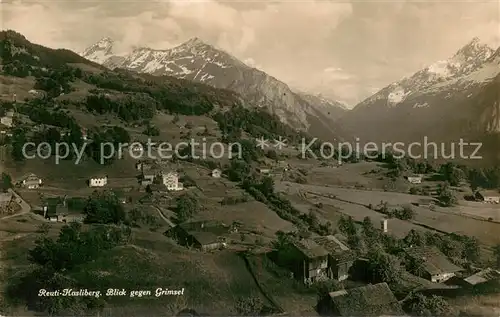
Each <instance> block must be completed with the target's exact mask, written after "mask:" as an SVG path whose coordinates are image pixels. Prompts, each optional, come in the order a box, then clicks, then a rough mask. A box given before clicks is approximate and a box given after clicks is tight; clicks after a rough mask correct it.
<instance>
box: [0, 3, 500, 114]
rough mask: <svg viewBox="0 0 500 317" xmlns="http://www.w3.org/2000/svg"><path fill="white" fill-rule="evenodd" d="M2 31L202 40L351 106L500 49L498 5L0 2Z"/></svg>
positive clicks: (74, 40)
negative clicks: (422, 72) (478, 45)
mask: <svg viewBox="0 0 500 317" xmlns="http://www.w3.org/2000/svg"><path fill="white" fill-rule="evenodd" d="M0 1H1V2H0V3H1V4H0V5H1V9H2V12H1V15H0V19H2V22H1V24H2V28H3V29H7V28H10V29H14V30H16V31H18V32H20V33H22V34H23V35H25V36H26V37H27V38H28V39H29V40H31V41H33V42H36V43H39V44H42V45H46V46H49V47H54V48H60V47H65V48H69V49H72V50H75V51H82V50H83V49H84V48H86V47H87V46H90V45H91V44H93V43H94V42H96V41H98V40H99V39H100V38H102V37H104V36H109V37H111V38H113V39H115V40H117V41H119V43H120V45H119V47H118V49H119V50H126V49H127V48H129V47H131V46H132V45H140V46H148V47H152V48H159V49H161V48H170V47H172V46H174V45H177V44H180V43H181V42H184V41H186V40H187V39H189V38H191V37H194V36H197V37H199V38H201V39H202V40H204V41H206V42H207V43H210V44H213V45H215V46H217V47H220V48H222V49H224V50H226V51H228V52H229V53H232V54H233V55H235V56H236V57H238V58H239V59H241V60H243V61H246V62H247V63H254V65H255V66H257V67H258V68H260V69H262V70H264V71H266V72H267V73H269V74H271V75H273V76H275V77H277V78H279V79H281V80H283V81H285V82H287V83H289V84H290V85H291V86H293V87H297V88H300V89H303V90H308V91H310V92H321V93H323V94H325V95H327V96H337V97H338V98H339V99H342V100H344V101H346V102H348V103H349V104H351V105H353V104H354V103H356V102H358V101H361V100H362V99H364V98H366V97H368V96H369V95H371V94H372V93H374V92H376V91H377V90H378V89H380V88H383V87H384V86H386V85H387V84H389V83H391V82H393V81H396V80H398V79H400V78H401V77H402V76H406V75H410V74H411V73H413V72H415V71H417V70H419V69H421V68H423V67H425V66H427V65H428V64H431V63H433V62H435V61H438V60H442V59H446V58H448V57H450V56H451V55H453V54H454V52H456V51H457V50H458V49H459V48H460V47H461V46H463V45H464V44H466V43H467V42H469V41H470V40H471V39H472V38H473V37H475V36H479V37H480V38H481V40H482V41H483V42H485V43H488V44H490V45H491V46H492V47H495V48H496V47H498V46H499V45H500V2H499V1H500V0H496V1H489V2H487V1H456V2H451V1H444V0H442V1H438V0H436V1H418V2H416V1H399V0H392V1H389V0H387V1H376V0H363V1H351V2H349V1H328V0H322V1H321V0H316V1H312V0H302V1H297V0H293V1H292V0H282V1H279V2H270V1H265V0H262V1H260V0H248V1H215V0H197V1H192V0H191V1H190V0H184V1H183V0H176V1H168V0H158V1H151V0H136V1H119V0H106V1H101V2H97V1H96V2H92V1H88V0H65V1H64V0H63V1H61V0H59V1H51V0H38V1H35V0H30V1H9V0H0Z"/></svg>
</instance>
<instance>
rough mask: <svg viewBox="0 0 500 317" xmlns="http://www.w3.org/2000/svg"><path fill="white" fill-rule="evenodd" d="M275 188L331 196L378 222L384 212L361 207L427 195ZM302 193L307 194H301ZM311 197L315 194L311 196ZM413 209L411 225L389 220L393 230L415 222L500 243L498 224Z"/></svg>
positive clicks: (439, 209) (345, 208) (346, 208)
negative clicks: (413, 214) (413, 215)
mask: <svg viewBox="0 0 500 317" xmlns="http://www.w3.org/2000/svg"><path fill="white" fill-rule="evenodd" d="M277 188H278V189H279V190H283V191H285V192H288V193H290V194H292V195H302V197H304V198H307V199H309V197H308V196H307V194H311V193H316V194H320V195H334V196H336V198H337V199H330V201H331V204H334V205H335V206H337V207H339V208H341V209H342V212H343V213H346V214H348V215H350V216H352V217H353V218H354V219H356V220H362V219H363V218H364V217H366V216H368V217H372V218H374V220H377V221H378V220H379V219H382V218H383V217H384V215H383V214H380V213H378V212H376V211H374V210H371V209H369V208H366V207H364V206H366V205H369V204H372V205H373V206H377V205H378V204H380V202H381V201H387V202H388V203H389V205H392V206H396V205H400V206H401V205H408V204H411V203H412V202H417V201H418V199H420V198H429V197H428V196H416V195H409V194H403V193H392V192H383V191H365V190H354V189H346V188H338V187H334V186H329V187H325V186H316V185H304V184H295V183H287V182H283V183H278V184H277ZM304 194H305V195H306V196H304ZM312 196H313V197H314V195H312ZM312 199H314V201H315V200H318V199H319V200H325V199H327V198H324V197H322V198H312ZM338 199H340V200H341V201H339V200H338ZM412 208H413V209H414V210H415V212H416V215H415V218H414V220H413V221H412V222H413V225H411V224H409V223H408V222H406V221H400V220H398V219H391V220H390V222H394V225H391V224H389V226H390V227H392V228H393V230H396V231H398V232H399V233H400V234H403V233H404V232H405V231H409V230H407V229H409V228H412V227H414V226H416V227H420V228H422V227H421V226H417V225H424V226H428V227H429V228H433V229H436V230H440V231H444V232H449V233H451V232H455V233H458V234H464V235H468V236H474V237H476V238H478V239H479V240H480V241H481V242H483V243H485V244H488V245H494V244H497V243H500V236H499V235H498V231H499V230H500V224H497V223H493V222H487V221H481V220H477V219H473V218H470V217H465V216H461V215H457V214H454V213H450V212H448V208H442V207H436V210H435V211H432V210H430V209H428V208H424V207H417V206H412ZM403 228H406V229H403ZM395 233H396V232H395Z"/></svg>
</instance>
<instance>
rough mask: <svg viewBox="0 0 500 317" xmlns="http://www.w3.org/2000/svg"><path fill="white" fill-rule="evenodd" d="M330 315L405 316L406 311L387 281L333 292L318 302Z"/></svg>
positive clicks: (319, 307) (320, 309)
mask: <svg viewBox="0 0 500 317" xmlns="http://www.w3.org/2000/svg"><path fill="white" fill-rule="evenodd" d="M318 311H320V313H321V314H322V315H328V316H349V317H351V316H373V317H375V316H377V317H381V316H404V315H405V313H404V311H403V309H402V307H401V305H400V304H399V302H398V300H397V299H396V297H395V296H394V294H393V293H392V291H391V290H390V289H389V286H388V285H387V283H379V284H374V285H367V286H362V287H357V288H352V289H346V290H340V291H336V292H331V293H329V294H328V296H326V297H324V298H322V299H321V300H320V302H319V303H318Z"/></svg>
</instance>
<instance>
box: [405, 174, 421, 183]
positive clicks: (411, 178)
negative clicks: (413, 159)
mask: <svg viewBox="0 0 500 317" xmlns="http://www.w3.org/2000/svg"><path fill="white" fill-rule="evenodd" d="M407 179H408V182H410V183H412V184H421V183H422V176H421V175H413V176H408V177H407Z"/></svg>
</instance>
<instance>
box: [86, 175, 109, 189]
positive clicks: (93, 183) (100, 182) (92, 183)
mask: <svg viewBox="0 0 500 317" xmlns="http://www.w3.org/2000/svg"><path fill="white" fill-rule="evenodd" d="M107 184H108V176H99V177H93V178H91V179H89V187H103V186H106V185H107Z"/></svg>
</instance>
